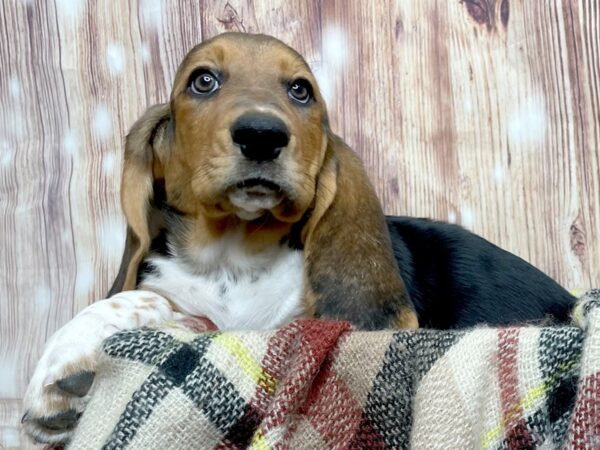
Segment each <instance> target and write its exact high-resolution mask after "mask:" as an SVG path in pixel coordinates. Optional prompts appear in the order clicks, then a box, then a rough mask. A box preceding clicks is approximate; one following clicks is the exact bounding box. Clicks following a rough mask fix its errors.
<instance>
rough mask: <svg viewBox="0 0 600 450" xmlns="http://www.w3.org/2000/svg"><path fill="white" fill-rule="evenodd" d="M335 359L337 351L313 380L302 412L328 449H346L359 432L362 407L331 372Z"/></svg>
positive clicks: (333, 372)
mask: <svg viewBox="0 0 600 450" xmlns="http://www.w3.org/2000/svg"><path fill="white" fill-rule="evenodd" d="M342 339H343V338H342ZM340 341H341V340H340ZM340 343H341V342H338V344H337V345H338V347H337V348H339V345H340ZM337 356H338V355H337V351H336V352H334V353H333V354H332V355H330V356H329V357H328V358H327V360H326V362H325V364H324V365H323V367H322V368H321V371H320V372H319V373H318V375H317V376H316V377H315V380H314V382H313V385H312V389H311V391H310V393H309V394H308V397H307V400H306V405H305V407H304V408H303V413H304V414H305V415H306V416H307V418H308V421H309V422H310V424H311V425H312V427H313V428H314V429H315V430H317V431H318V432H319V433H320V434H321V436H322V437H323V439H324V440H325V442H326V443H327V444H328V445H329V446H330V447H334V448H347V447H348V445H349V443H350V441H351V440H352V437H353V436H354V434H355V433H356V432H357V431H358V430H359V427H360V423H361V420H362V408H361V405H360V404H359V403H358V402H357V401H356V399H355V398H354V396H353V394H352V392H351V391H350V389H349V388H348V387H347V386H346V383H344V382H343V381H342V380H341V379H340V378H339V377H338V376H337V373H336V372H335V371H334V370H333V363H334V361H335V360H336V358H337Z"/></svg>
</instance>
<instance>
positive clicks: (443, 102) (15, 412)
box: [0, 0, 600, 447]
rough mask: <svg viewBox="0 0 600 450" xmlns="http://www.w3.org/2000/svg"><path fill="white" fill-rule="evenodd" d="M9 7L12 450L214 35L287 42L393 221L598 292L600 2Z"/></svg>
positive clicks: (5, 294) (2, 342)
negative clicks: (456, 229) (178, 82)
mask: <svg viewBox="0 0 600 450" xmlns="http://www.w3.org/2000/svg"><path fill="white" fill-rule="evenodd" d="M174 5H175V3H174V2H166V1H159V0H156V1H153V0H129V1H126V2H111V1H94V2H85V1H83V0H70V1H66V0H49V1H42V0H39V1H34V0H8V1H4V2H2V4H1V5H0V68H1V69H0V105H1V108H0V209H1V210H2V211H3V214H2V216H1V217H0V269H2V270H1V272H0V292H1V293H2V294H0V447H2V446H4V447H14V446H19V445H21V446H23V447H29V446H30V444H28V443H27V441H26V440H25V438H24V437H23V436H21V435H20V433H19V429H18V423H19V419H20V417H21V414H22V411H21V405H20V402H21V397H22V395H23V392H24V390H25V387H26V384H27V380H28V378H29V376H30V375H31V372H32V370H33V367H34V365H35V363H36V361H37V360H38V358H39V356H40V351H41V349H42V345H43V343H44V341H45V340H46V339H47V338H48V337H49V336H50V335H51V334H52V333H53V332H54V331H55V330H56V329H57V328H58V327H60V326H61V325H63V324H64V323H65V322H67V321H68V320H69V319H70V318H71V317H72V316H73V315H74V314H75V313H76V312H78V311H80V310H81V309H82V308H84V307H85V306H86V305H88V304H89V303H91V302H93V301H94V300H96V299H98V298H102V297H103V296H104V294H105V293H106V291H107V289H108V288H109V286H110V283H111V282H112V279H113V277H114V275H115V273H116V270H117V267H118V264H119V261H120V252H121V250H122V246H123V239H124V222H123V218H122V216H121V213H120V208H119V204H118V188H119V173H120V170H121V154H122V143H123V136H124V135H125V133H126V132H127V129H128V128H129V127H130V126H131V124H132V123H133V122H134V121H135V119H136V118H137V117H138V116H139V115H140V114H141V113H142V111H143V110H144V109H145V108H146V107H147V106H149V105H151V104H155V103H159V102H165V101H167V100H168V96H169V90H170V85H171V82H172V80H173V77H174V74H175V70H176V68H177V66H178V64H179V62H180V60H181V59H182V57H183V56H184V55H185V54H186V52H187V51H188V50H189V49H191V48H192V47H193V46H194V45H195V44H197V43H198V42H200V41H201V40H202V39H207V38H210V37H212V36H214V35H215V34H218V33H220V32H223V31H228V30H237V31H245V32H264V33H268V34H273V35H275V36H277V37H279V38H280V39H282V40H284V41H285V42H287V43H288V44H290V45H291V46H292V47H294V48H296V49H297V50H298V51H300V52H301V53H302V54H303V55H304V56H305V57H306V59H307V60H308V62H309V63H310V64H311V66H312V67H313V69H314V71H315V73H316V75H317V77H318V79H319V82H320V84H321V87H322V90H323V91H324V94H325V97H326V99H327V100H328V105H329V113H330V117H331V121H332V124H333V127H334V129H335V130H336V131H337V132H338V133H339V134H340V135H342V136H343V137H344V138H345V139H346V140H347V141H348V143H349V144H350V145H351V146H352V147H353V148H355V150H356V151H357V152H358V153H359V154H360V155H361V157H362V158H363V160H364V162H365V166H366V167H367V170H368V172H369V174H370V176H371V178H372V180H373V183H374V184H375V187H376V189H377V192H378V193H379V195H380V198H381V200H382V202H383V205H384V208H385V210H386V212H388V213H390V214H408V215H417V216H428V217H434V218H438V219H443V220H449V221H452V222H457V223H461V224H463V225H464V226H466V227H468V228H470V229H472V230H473V231H475V232H477V233H479V234H481V235H483V236H485V237H486V238H488V239H490V240H491V241H493V242H495V243H496V244H498V245H500V246H502V247H505V248H507V249H508V250H510V251H513V252H514V253H516V254H518V255H520V256H522V257H524V258H525V259H527V260H529V261H531V262H533V263H534V264H536V265H537V266H538V267H540V268H541V269H542V270H545V271H546V272H548V273H549V274H551V275H552V276H553V277H555V278H556V279H557V280H558V281H560V282H561V283H563V284H564V285H565V286H566V287H568V288H569V289H573V290H582V289H586V288H588V287H591V286H598V285H600V245H598V244H597V242H598V241H599V239H600V150H599V147H600V125H599V124H600V31H599V30H600V5H599V4H598V2H597V1H596V0H554V1H547V2H535V1H525V0H469V1H460V0H451V1H446V0H424V1H418V2H416V1H409V0H400V1H396V2H380V1H375V0H373V1H362V0H322V1H308V0H301V1H296V2H287V1H284V0H262V1H256V0H255V1H250V0H229V1H225V0H222V1H221V0H218V1H208V0H195V1H192V0H188V1H180V2H177V3H176V5H177V6H176V7H175V6H174Z"/></svg>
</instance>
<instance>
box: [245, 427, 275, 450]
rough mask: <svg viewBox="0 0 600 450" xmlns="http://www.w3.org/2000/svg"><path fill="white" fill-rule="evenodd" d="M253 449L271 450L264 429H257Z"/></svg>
mask: <svg viewBox="0 0 600 450" xmlns="http://www.w3.org/2000/svg"><path fill="white" fill-rule="evenodd" d="M250 447H251V448H252V449H256V450H269V449H270V448H271V447H269V444H267V440H266V439H265V434H264V433H263V431H262V430H260V429H259V430H257V431H256V433H254V436H253V437H252V444H250Z"/></svg>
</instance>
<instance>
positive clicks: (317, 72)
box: [313, 67, 333, 103]
mask: <svg viewBox="0 0 600 450" xmlns="http://www.w3.org/2000/svg"><path fill="white" fill-rule="evenodd" d="M313 74H314V76H315V78H316V79H317V84H318V85H319V90H320V91H321V95H322V96H323V98H324V99H325V102H326V103H329V102H332V101H333V87H332V85H331V80H330V78H329V76H328V74H327V71H325V70H323V69H322V68H320V67H317V68H314V69H313Z"/></svg>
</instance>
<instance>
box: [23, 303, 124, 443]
mask: <svg viewBox="0 0 600 450" xmlns="http://www.w3.org/2000/svg"><path fill="white" fill-rule="evenodd" d="M115 331H117V330H116V329H115V327H113V326H110V325H107V324H106V322H105V321H102V320H98V317H96V316H95V314H83V315H80V316H77V317H76V318H75V319H73V320H72V321H71V322H69V323H68V324H66V325H65V326H64V327H63V328H61V329H60V330H58V331H57V332H56V333H55V334H54V335H53V336H52V338H51V339H50V341H49V342H48V343H47V344H46V347H45V349H44V353H43V356H42V358H41V359H40V361H39V363H38V365H37V367H36V369H35V371H34V374H33V377H32V378H31V381H30V383H29V386H28V388H27V392H26V394H25V398H24V400H23V406H24V410H25V414H24V416H23V419H22V423H23V428H24V430H25V432H26V433H27V434H29V435H30V436H31V437H32V438H33V439H34V440H35V441H36V442H42V443H50V444H57V443H66V442H68V441H69V439H70V438H71V435H72V433H73V430H74V429H75V426H76V425H77V421H78V419H79V417H80V416H81V414H82V412H83V410H84V408H85V405H86V403H87V401H88V395H87V394H88V392H89V390H90V388H91V386H92V383H93V380H94V373H95V370H96V360H97V352H98V350H99V349H100V345H101V343H102V341H103V340H104V339H105V338H106V337H108V336H110V335H111V334H113V333H115Z"/></svg>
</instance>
